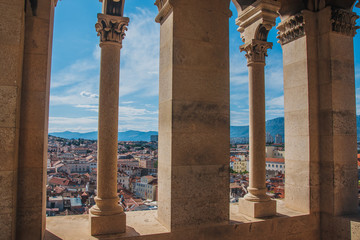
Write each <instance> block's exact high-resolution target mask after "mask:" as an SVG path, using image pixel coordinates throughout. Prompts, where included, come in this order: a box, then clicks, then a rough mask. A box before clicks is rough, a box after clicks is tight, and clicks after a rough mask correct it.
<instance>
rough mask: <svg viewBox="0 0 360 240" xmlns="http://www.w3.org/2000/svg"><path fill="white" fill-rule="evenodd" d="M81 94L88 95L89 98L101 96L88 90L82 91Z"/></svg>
mask: <svg viewBox="0 0 360 240" xmlns="http://www.w3.org/2000/svg"><path fill="white" fill-rule="evenodd" d="M80 96H82V97H87V98H99V95H97V94H95V93H91V92H86V91H82V92H81V93H80Z"/></svg>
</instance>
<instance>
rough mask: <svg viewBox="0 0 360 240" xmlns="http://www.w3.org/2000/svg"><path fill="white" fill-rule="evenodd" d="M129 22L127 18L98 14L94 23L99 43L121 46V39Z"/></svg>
mask: <svg viewBox="0 0 360 240" xmlns="http://www.w3.org/2000/svg"><path fill="white" fill-rule="evenodd" d="M128 24H129V18H127V17H117V16H110V15H105V14H101V13H99V14H98V22H97V23H96V24H95V28H96V31H97V33H98V36H100V44H103V43H113V44H119V45H120V47H122V40H123V39H124V37H125V31H126V30H127V26H128Z"/></svg>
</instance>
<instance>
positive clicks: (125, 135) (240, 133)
mask: <svg viewBox="0 0 360 240" xmlns="http://www.w3.org/2000/svg"><path fill="white" fill-rule="evenodd" d="M356 120H357V121H356V127H357V133H358V141H360V115H358V116H356ZM266 131H267V132H270V134H271V135H272V136H273V137H275V135H276V134H280V135H281V136H282V137H283V138H284V118H283V117H280V118H275V119H272V120H268V121H266ZM49 135H52V136H56V137H62V138H67V139H77V138H83V139H90V140H96V139H97V132H88V133H78V132H69V131H66V132H54V133H49ZM151 135H158V132H156V131H150V132H141V131H133V130H130V131H126V132H119V135H118V136H119V137H118V139H119V141H150V136H151ZM230 137H231V138H243V137H249V126H231V127H230Z"/></svg>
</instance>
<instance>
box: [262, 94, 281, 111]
mask: <svg viewBox="0 0 360 240" xmlns="http://www.w3.org/2000/svg"><path fill="white" fill-rule="evenodd" d="M266 106H267V107H268V108H271V109H273V108H282V109H283V108H284V95H282V96H280V97H276V98H272V99H270V100H268V101H266Z"/></svg>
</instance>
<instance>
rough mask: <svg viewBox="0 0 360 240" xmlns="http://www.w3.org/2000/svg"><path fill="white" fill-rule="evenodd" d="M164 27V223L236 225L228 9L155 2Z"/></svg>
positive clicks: (200, 2) (179, 0) (200, 0)
mask: <svg viewBox="0 0 360 240" xmlns="http://www.w3.org/2000/svg"><path fill="white" fill-rule="evenodd" d="M156 4H157V5H158V7H159V10H160V12H159V15H158V16H157V18H156V20H157V21H158V22H159V23H160V24H161V27H160V79H159V81H160V84H159V86H160V92H159V192H158V193H159V194H158V196H159V201H158V205H159V208H158V219H159V221H160V222H161V223H162V224H163V225H164V226H165V227H167V228H168V229H169V230H177V229H186V228H194V226H196V227H201V226H207V225H215V224H224V223H227V222H228V220H229V144H230V132H229V125H230V119H229V116H230V107H229V100H230V97H229V94H230V91H229V90H230V89H229V30H228V27H229V24H228V21H229V16H230V15H229V14H230V12H229V2H228V1H218V0H187V1H183V0H168V1H160V0H159V1H156Z"/></svg>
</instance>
